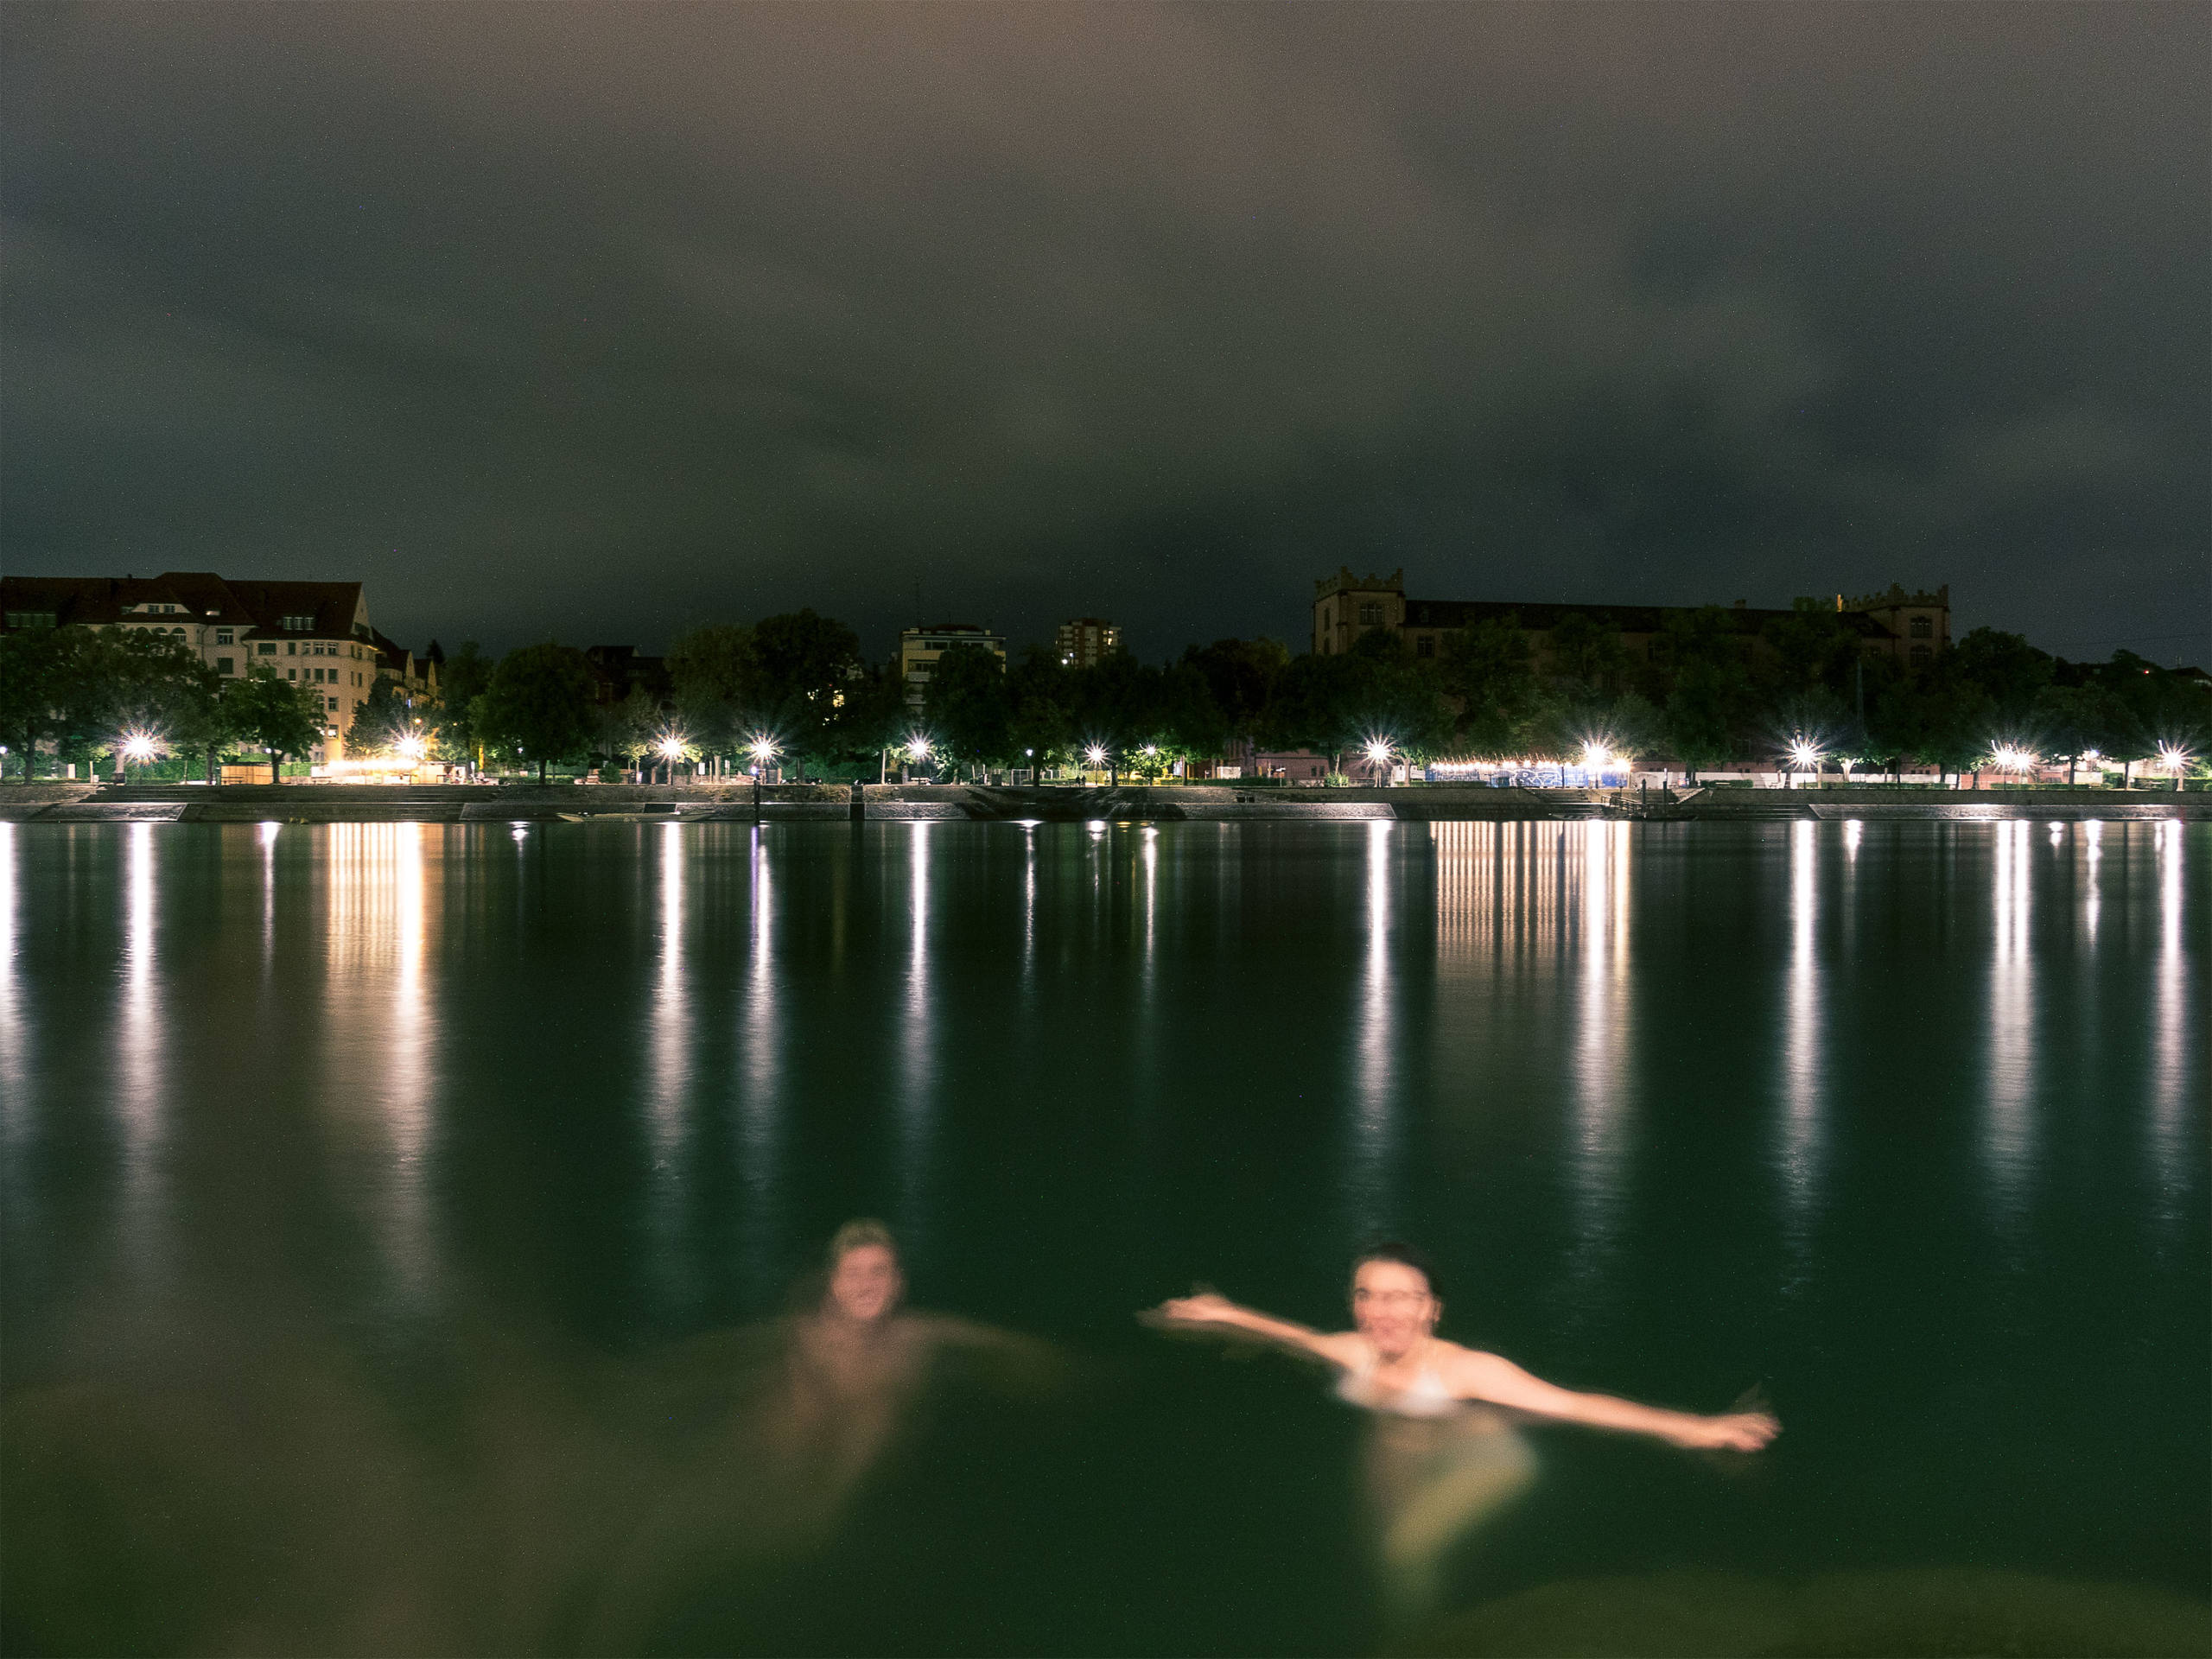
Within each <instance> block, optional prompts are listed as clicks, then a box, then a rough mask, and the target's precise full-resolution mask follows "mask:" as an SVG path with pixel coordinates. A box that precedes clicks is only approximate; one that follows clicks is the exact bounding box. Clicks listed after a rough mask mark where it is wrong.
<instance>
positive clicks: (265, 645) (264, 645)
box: [261, 639, 277, 657]
mask: <svg viewBox="0 0 2212 1659" xmlns="http://www.w3.org/2000/svg"><path fill="white" fill-rule="evenodd" d="M261 654H262V655H263V656H264V657H274V656H275V655H276V654H277V642H276V641H275V640H273V639H264V640H263V641H262V642H261Z"/></svg>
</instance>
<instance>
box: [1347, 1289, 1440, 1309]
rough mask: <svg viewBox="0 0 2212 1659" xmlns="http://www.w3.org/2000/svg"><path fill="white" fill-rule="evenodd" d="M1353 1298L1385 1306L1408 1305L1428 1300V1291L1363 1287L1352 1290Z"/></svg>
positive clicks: (1356, 1300)
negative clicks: (1369, 1288) (1367, 1288)
mask: <svg viewBox="0 0 2212 1659" xmlns="http://www.w3.org/2000/svg"><path fill="white" fill-rule="evenodd" d="M1351 1299H1352V1300H1354V1301H1355V1302H1380V1303H1382V1304H1383V1306H1385V1307H1408V1306H1411V1305H1412V1304H1414V1303H1415V1302H1425V1301H1427V1300H1428V1293H1427V1291H1425V1290H1365V1289H1361V1290H1355V1291H1354V1292H1352V1294H1351Z"/></svg>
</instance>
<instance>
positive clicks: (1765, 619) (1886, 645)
mask: <svg viewBox="0 0 2212 1659" xmlns="http://www.w3.org/2000/svg"><path fill="white" fill-rule="evenodd" d="M1824 606H1825V601H1824ZM1700 608H1702V607H1697V606H1688V605H1548V604H1546V605H1537V604H1530V605H1516V604H1510V603H1507V602H1505V601H1498V600H1448V599H1446V600H1440V599H1408V598H1407V597H1406V581H1405V572H1404V571H1403V570H1394V571H1392V572H1391V573H1390V574H1389V575H1388V576H1377V575H1366V576H1357V575H1353V574H1352V572H1351V568H1350V567H1349V566H1346V567H1343V568H1340V569H1338V572H1337V574H1336V575H1333V576H1323V577H1321V578H1320V579H1319V581H1317V582H1315V583H1314V584H1313V650H1314V652H1315V653H1316V654H1317V655H1320V656H1331V655H1334V654H1337V653H1339V652H1346V651H1349V650H1351V647H1352V645H1353V643H1354V642H1355V641H1356V640H1357V639H1359V638H1360V637H1361V636H1362V635H1363V634H1367V633H1371V632H1375V631H1376V630H1377V629H1388V630H1389V631H1391V632H1395V634H1397V635H1398V637H1399V638H1400V639H1402V640H1404V641H1405V643H1406V645H1407V647H1408V650H1410V651H1411V652H1412V653H1413V654H1414V656H1416V657H1422V658H1428V657H1435V656H1438V655H1440V654H1441V653H1442V652H1443V650H1444V645H1445V640H1446V637H1447V636H1449V635H1451V634H1452V633H1456V632H1460V631H1462V630H1464V629H1467V628H1471V627H1477V626H1480V625H1482V624H1483V623H1484V622H1492V621H1502V620H1504V619H1506V618H1508V617H1512V618H1515V619H1516V620H1518V622H1519V624H1520V626H1521V627H1522V629H1523V630H1524V631H1525V632H1527V633H1528V635H1529V647H1530V650H1531V652H1532V654H1533V655H1534V656H1535V659H1536V661H1537V663H1538V664H1539V666H1541V665H1543V664H1545V663H1546V661H1547V660H1548V658H1549V657H1550V654H1551V633H1552V630H1553V629H1554V628H1555V627H1557V626H1559V624H1560V621H1561V620H1563V619H1564V618H1566V617H1567V616H1570V615H1580V616H1583V617H1587V618H1589V619H1590V620H1592V621H1595V622H1597V623H1599V624H1600V625H1601V626H1604V627H1605V628H1606V629H1607V630H1609V631H1610V632H1612V633H1613V634H1614V635H1615V636H1616V637H1617V638H1618V640H1619V643H1620V646H1621V651H1622V654H1623V655H1624V657H1626V658H1627V659H1628V660H1629V661H1630V662H1631V663H1642V662H1649V660H1650V659H1651V655H1652V645H1653V644H1654V642H1655V641H1656V640H1657V639H1659V637H1660V636H1661V634H1662V633H1663V632H1665V630H1666V627H1667V624H1668V622H1669V620H1670V619H1672V618H1676V617H1687V616H1690V615H1693V614H1694V613H1696V612H1697V611H1698V610H1699V609H1700ZM1725 608H1726V614H1727V615H1728V616H1729V617H1730V619H1731V620H1732V621H1733V623H1734V625H1735V627H1736V631H1737V632H1738V633H1739V634H1742V635H1743V636H1745V639H1746V641H1747V643H1748V644H1749V645H1751V648H1752V649H1755V650H1756V649H1758V648H1760V641H1761V638H1762V636H1763V635H1764V632H1765V630H1766V627H1767V625H1768V624H1769V623H1770V622H1774V621H1779V620H1783V619H1785V618H1789V617H1792V616H1795V615H1796V614H1798V613H1797V612H1796V611H1795V610H1775V609H1764V608H1755V607H1751V606H1750V605H1748V604H1746V603H1745V601H1742V600H1738V601H1736V603H1735V604H1733V605H1732V606H1729V607H1725ZM1835 608H1836V613H1837V614H1838V615H1839V616H1840V617H1841V618H1842V619H1843V620H1844V623H1845V626H1847V627H1848V628H1850V629H1851V631H1852V632H1853V633H1854V634H1856V635H1857V636H1858V640H1859V650H1860V652H1862V653H1864V654H1865V655H1867V656H1875V657H1886V658H1890V659H1891V661H1893V662H1895V663H1896V664H1897V665H1898V666H1899V667H1901V668H1904V669H1907V670H1910V669H1914V668H1919V667H1924V666H1925V665H1926V664H1929V663H1930V662H1932V661H1934V660H1935V658H1936V654H1937V653H1938V652H1942V651H1944V650H1946V649H1948V646H1949V645H1950V643H1951V590H1950V588H1949V587H1948V585H1946V586H1944V587H1942V588H1936V590H1935V591H1934V592H1933V593H1907V592H1906V591H1905V590H1904V588H1902V587H1898V586H1894V585H1893V586H1892V587H1891V588H1890V590H1889V592H1887V593H1886V594H1872V595H1870V596H1867V597H1865V598H1860V599H1847V598H1846V597H1845V596H1844V595H1843V594H1837V595H1836V596H1835Z"/></svg>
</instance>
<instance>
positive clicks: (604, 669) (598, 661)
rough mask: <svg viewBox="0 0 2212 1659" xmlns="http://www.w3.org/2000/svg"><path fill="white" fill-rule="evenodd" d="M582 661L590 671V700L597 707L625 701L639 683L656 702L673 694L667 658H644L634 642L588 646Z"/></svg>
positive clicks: (659, 702)
mask: <svg viewBox="0 0 2212 1659" xmlns="http://www.w3.org/2000/svg"><path fill="white" fill-rule="evenodd" d="M584 664H585V666H587V667H588V668H589V669H590V670H591V680H592V694H591V695H592V701H593V702H594V703H597V704H598V705H599V706H600V707H601V708H607V707H609V706H611V705H613V704H614V703H618V702H627V701H628V699H629V696H630V693H631V692H632V691H633V690H637V689H638V688H639V687H640V686H642V687H644V688H645V695H646V696H649V697H651V698H652V700H653V702H655V703H656V704H661V703H665V702H667V701H668V700H669V698H670V697H671V696H673V695H674V694H675V693H674V687H673V684H672V683H671V680H670V678H669V673H668V658H665V657H648V656H646V655H645V653H644V652H640V651H639V649H638V648H637V647H636V646H635V645H592V646H590V647H588V648H587V649H586V651H585V652H584Z"/></svg>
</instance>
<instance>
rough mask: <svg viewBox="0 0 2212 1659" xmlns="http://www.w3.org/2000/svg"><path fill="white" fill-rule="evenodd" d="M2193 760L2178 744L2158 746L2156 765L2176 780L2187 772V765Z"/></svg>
mask: <svg viewBox="0 0 2212 1659" xmlns="http://www.w3.org/2000/svg"><path fill="white" fill-rule="evenodd" d="M2193 758H2194V757H2192V756H2191V755H2190V752H2189V751H2188V750H2187V749H2184V748H2183V747H2182V746H2181V745H2180V744H2178V743H2161V744H2159V745H2158V764H2159V765H2160V766H2163V767H2164V768H2165V769H2166V771H2168V772H2171V773H2172V774H2173V775H2174V776H2175V777H2177V778H2178V777H2180V776H2181V775H2182V773H2183V772H2187V771H2188V770H2189V763H2190V760H2191V759H2193Z"/></svg>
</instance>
